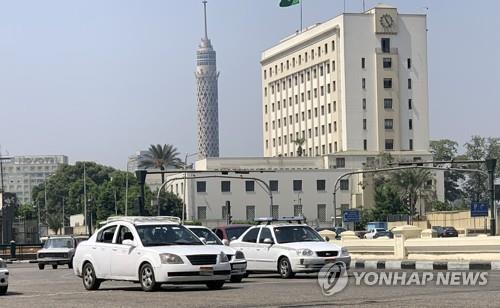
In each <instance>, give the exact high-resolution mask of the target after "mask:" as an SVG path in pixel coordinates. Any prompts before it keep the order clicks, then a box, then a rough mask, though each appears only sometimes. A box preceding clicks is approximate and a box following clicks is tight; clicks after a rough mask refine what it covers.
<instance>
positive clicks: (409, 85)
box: [408, 78, 411, 90]
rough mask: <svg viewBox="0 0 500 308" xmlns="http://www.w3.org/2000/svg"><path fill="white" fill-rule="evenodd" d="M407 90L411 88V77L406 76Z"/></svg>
mask: <svg viewBox="0 0 500 308" xmlns="http://www.w3.org/2000/svg"><path fill="white" fill-rule="evenodd" d="M408 90H411V78H408Z"/></svg>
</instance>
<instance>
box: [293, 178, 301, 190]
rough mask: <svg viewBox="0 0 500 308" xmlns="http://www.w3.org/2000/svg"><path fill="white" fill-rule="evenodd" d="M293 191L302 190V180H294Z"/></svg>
mask: <svg viewBox="0 0 500 308" xmlns="http://www.w3.org/2000/svg"><path fill="white" fill-rule="evenodd" d="M293 191H302V180H293Z"/></svg>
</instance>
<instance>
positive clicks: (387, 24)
mask: <svg viewBox="0 0 500 308" xmlns="http://www.w3.org/2000/svg"><path fill="white" fill-rule="evenodd" d="M380 25H381V26H382V27H383V28H384V29H385V30H389V29H390V28H392V26H393V25H394V18H392V16H391V15H389V14H383V15H382V16H380Z"/></svg>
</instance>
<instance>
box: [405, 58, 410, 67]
mask: <svg viewBox="0 0 500 308" xmlns="http://www.w3.org/2000/svg"><path fill="white" fill-rule="evenodd" d="M406 65H407V67H408V69H410V68H411V59H410V58H408V59H406Z"/></svg>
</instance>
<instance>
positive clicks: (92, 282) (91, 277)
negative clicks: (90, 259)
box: [83, 263, 101, 290]
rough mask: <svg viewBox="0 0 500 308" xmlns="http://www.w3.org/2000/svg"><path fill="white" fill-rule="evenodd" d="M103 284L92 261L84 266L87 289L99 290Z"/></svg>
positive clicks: (84, 281) (84, 280) (84, 283)
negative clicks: (97, 276)
mask: <svg viewBox="0 0 500 308" xmlns="http://www.w3.org/2000/svg"><path fill="white" fill-rule="evenodd" d="M100 285H101V280H100V279H97V278H96V276H95V271H94V267H93V266H92V264H91V263H86V264H85V265H84V266H83V286H84V287H85V289H87V290H97V289H99V286H100Z"/></svg>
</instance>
